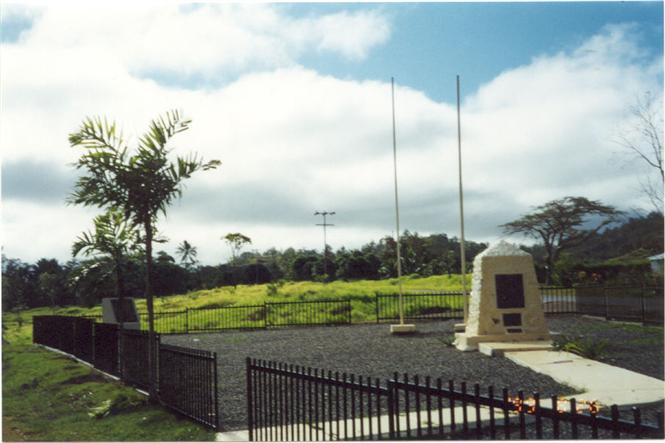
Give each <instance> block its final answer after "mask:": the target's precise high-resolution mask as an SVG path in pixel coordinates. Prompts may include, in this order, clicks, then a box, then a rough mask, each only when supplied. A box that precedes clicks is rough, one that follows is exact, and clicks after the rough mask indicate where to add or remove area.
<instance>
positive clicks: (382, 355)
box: [162, 316, 664, 430]
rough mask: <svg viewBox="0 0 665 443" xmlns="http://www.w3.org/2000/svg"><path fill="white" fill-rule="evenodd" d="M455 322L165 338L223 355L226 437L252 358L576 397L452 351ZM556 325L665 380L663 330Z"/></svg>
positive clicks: (239, 422) (501, 364)
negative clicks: (411, 331)
mask: <svg viewBox="0 0 665 443" xmlns="http://www.w3.org/2000/svg"><path fill="white" fill-rule="evenodd" d="M454 323H455V321H452V320H451V321H443V322H426V323H418V325H417V328H418V333H417V334H416V335H412V336H401V337H400V336H391V334H390V331H389V326H388V325H387V324H380V325H376V324H367V325H352V326H337V327H306V328H305V327H301V328H288V329H272V330H257V331H237V332H236V331H234V332H224V333H215V334H195V335H194V334H190V335H178V336H163V337H162V341H163V342H164V343H169V344H176V345H180V346H187V347H192V348H198V349H205V350H210V351H215V352H217V358H218V365H219V366H218V375H219V404H220V409H221V411H220V412H221V423H222V426H223V428H224V429H225V430H235V429H244V428H246V417H245V412H246V409H245V408H246V405H245V357H252V358H257V359H263V360H273V361H277V362H283V363H289V364H294V365H300V366H310V367H312V368H323V369H326V370H332V371H333V372H334V371H339V372H340V373H342V372H346V373H347V374H356V375H362V376H363V377H365V376H371V377H372V378H379V379H381V380H385V379H387V378H389V377H392V375H393V373H394V372H395V371H397V372H399V373H400V374H402V373H405V372H406V373H408V374H410V375H416V374H418V375H422V376H426V375H429V376H432V378H436V377H441V378H442V379H443V380H449V379H453V380H455V381H456V382H461V381H466V382H467V383H468V384H470V385H472V384H473V383H479V384H480V385H481V387H483V388H486V387H488V386H490V385H494V386H495V388H497V389H499V388H503V387H506V388H508V389H509V390H510V391H511V392H516V391H517V390H519V389H522V390H523V391H524V392H525V393H530V392H533V391H538V392H540V393H541V396H543V397H546V396H550V395H554V394H557V395H565V394H569V393H572V392H573V390H572V389H571V388H570V387H567V386H564V385H561V384H559V383H557V382H555V381H554V380H553V379H551V378H550V377H548V376H545V375H542V374H538V373H536V372H533V371H531V370H529V369H527V368H524V367H521V366H518V365H516V364H514V363H512V362H510V361H508V360H507V359H504V358H491V357H487V356H485V355H483V354H480V353H478V352H467V353H463V352H459V351H457V350H456V349H455V348H453V347H450V346H448V343H450V340H451V339H452V335H453V324H454ZM548 324H549V326H550V330H551V331H552V332H554V333H560V334H563V335H565V336H567V337H572V338H580V337H583V338H587V339H593V340H596V341H598V340H603V341H606V342H607V343H608V345H607V348H606V349H605V351H604V352H603V353H602V354H601V356H600V357H599V358H598V359H599V360H601V361H604V362H606V363H609V364H612V365H615V366H620V367H624V368H626V369H630V370H633V371H636V372H639V373H643V374H646V375H649V376H652V377H657V378H660V379H663V378H664V377H663V328H662V327H646V328H645V327H642V326H639V325H625V324H615V323H610V322H605V321H602V320H595V319H590V318H586V317H580V316H562V317H550V318H548ZM497 392H500V391H497ZM644 406H645V407H644V408H642V409H643V417H644V418H647V417H651V416H652V415H653V412H654V411H655V410H662V409H663V404H662V403H659V404H656V405H653V404H652V405H644ZM622 417H624V414H623V413H622ZM649 421H652V420H649Z"/></svg>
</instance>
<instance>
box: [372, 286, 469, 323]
mask: <svg viewBox="0 0 665 443" xmlns="http://www.w3.org/2000/svg"><path fill="white" fill-rule="evenodd" d="M402 300H403V304H404V318H406V319H411V320H416V319H420V320H424V319H445V318H461V317H462V316H463V315H464V294H463V293H462V292H427V293H418V294H404V295H403V296H402ZM374 303H375V312H376V322H377V323H379V322H381V321H384V320H396V319H398V318H399V295H398V294H376V298H375V302H374Z"/></svg>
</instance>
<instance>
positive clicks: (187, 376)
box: [158, 344, 219, 429]
mask: <svg viewBox="0 0 665 443" xmlns="http://www.w3.org/2000/svg"><path fill="white" fill-rule="evenodd" d="M158 378H159V395H160V398H161V400H162V401H163V402H164V403H165V404H166V405H167V406H168V407H170V408H171V409H173V410H175V411H177V412H179V413H181V414H183V415H186V416H187V417H190V418H192V419H194V420H196V421H198V422H200V423H202V424H204V425H206V426H209V427H211V428H214V429H219V416H218V411H219V405H218V400H217V354H216V353H214V352H208V351H201V350H197V349H189V348H182V347H179V346H172V345H164V344H162V345H161V346H160V347H159V377H158Z"/></svg>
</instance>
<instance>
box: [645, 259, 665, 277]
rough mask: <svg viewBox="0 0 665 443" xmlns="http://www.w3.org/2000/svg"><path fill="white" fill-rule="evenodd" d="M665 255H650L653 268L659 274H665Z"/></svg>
mask: <svg viewBox="0 0 665 443" xmlns="http://www.w3.org/2000/svg"><path fill="white" fill-rule="evenodd" d="M663 255H665V254H658V255H652V256H651V257H649V262H651V270H652V271H653V272H655V273H657V274H663Z"/></svg>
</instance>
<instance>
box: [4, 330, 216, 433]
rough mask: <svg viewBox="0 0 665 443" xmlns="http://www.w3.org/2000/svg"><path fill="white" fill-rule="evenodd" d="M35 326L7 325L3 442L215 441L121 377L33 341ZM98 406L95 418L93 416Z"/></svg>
mask: <svg viewBox="0 0 665 443" xmlns="http://www.w3.org/2000/svg"><path fill="white" fill-rule="evenodd" d="M31 335H32V331H31V324H24V325H22V326H21V327H20V328H19V327H17V325H16V324H14V325H9V326H8V325H3V347H2V406H3V407H2V424H3V427H2V433H3V435H2V437H3V440H4V441H22V440H26V441H36V440H39V441H174V440H194V441H211V440H214V432H213V431H211V430H209V429H207V428H204V427H203V426H199V425H197V424H195V423H193V422H192V421H191V420H189V419H186V418H184V417H183V418H181V417H178V416H177V415H175V414H173V413H171V412H170V411H168V410H167V409H165V408H163V407H161V406H156V405H150V404H148V403H147V398H146V397H145V396H143V395H142V394H139V393H138V392H136V391H135V390H134V389H132V388H129V387H127V386H124V385H123V384H121V383H120V382H118V381H114V380H112V379H110V378H106V377H104V376H103V375H101V374H100V373H99V372H97V371H95V370H93V369H92V368H90V367H88V366H86V365H83V364H81V363H79V362H77V361H75V360H73V359H71V358H68V357H66V356H63V355H61V354H58V353H55V352H51V351H47V350H45V349H42V348H40V347H38V346H33V345H32V344H31ZM95 408H100V409H99V410H100V412H99V414H100V415H104V412H105V411H106V410H108V411H109V413H108V414H107V415H105V416H103V417H100V418H95V417H91V416H90V414H91V413H93V412H94V411H95Z"/></svg>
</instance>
